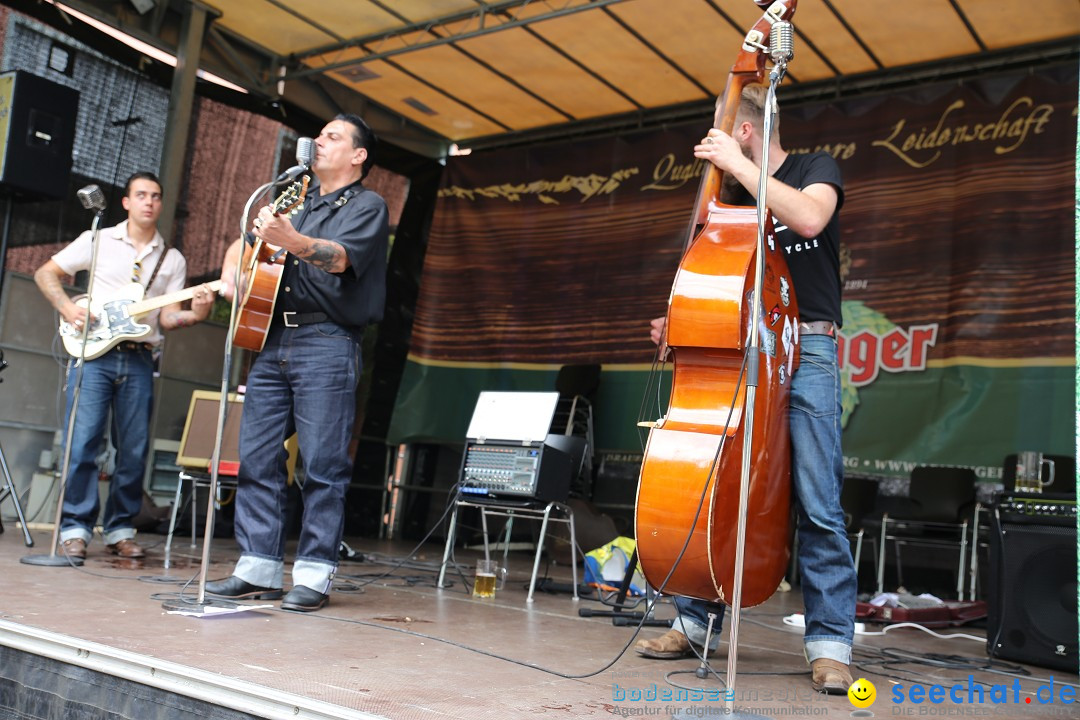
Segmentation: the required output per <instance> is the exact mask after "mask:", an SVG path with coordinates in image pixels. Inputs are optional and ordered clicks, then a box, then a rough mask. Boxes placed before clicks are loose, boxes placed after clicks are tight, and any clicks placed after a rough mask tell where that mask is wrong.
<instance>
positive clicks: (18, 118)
mask: <svg viewBox="0 0 1080 720" xmlns="http://www.w3.org/2000/svg"><path fill="white" fill-rule="evenodd" d="M78 115H79V92H78V90H73V89H71V88H69V87H65V86H64V85H60V84H58V83H54V82H53V81H52V80H46V79H45V78H41V77H38V76H37V75H31V74H30V73H27V72H23V71H21V70H16V71H14V72H8V73H3V74H2V75H0V191H2V192H6V193H10V194H11V195H12V196H13V197H15V198H16V199H21V200H42V199H58V198H62V197H64V195H65V194H67V187H68V176H69V175H70V174H71V149H72V147H73V146H74V144H75V122H76V120H77V119H78Z"/></svg>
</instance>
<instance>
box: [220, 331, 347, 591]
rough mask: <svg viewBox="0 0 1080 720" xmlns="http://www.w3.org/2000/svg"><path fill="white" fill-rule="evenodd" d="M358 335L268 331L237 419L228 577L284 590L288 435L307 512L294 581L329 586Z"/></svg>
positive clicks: (341, 511) (341, 510)
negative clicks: (235, 558) (299, 460)
mask: <svg viewBox="0 0 1080 720" xmlns="http://www.w3.org/2000/svg"><path fill="white" fill-rule="evenodd" d="M358 338H359V333H356V334H354V333H353V332H350V331H349V330H346V329H345V328H342V327H340V326H338V325H336V324H334V323H331V322H324V323H316V324H313V325H302V326H300V327H297V328H284V327H274V328H272V329H271V331H270V334H269V336H268V337H267V340H266V345H265V347H264V348H263V350H262V352H261V353H259V355H258V356H257V358H256V359H255V363H254V365H252V368H251V372H250V373H249V374H248V378H247V396H246V397H245V398H244V415H243V419H242V421H241V424H240V473H239V489H238V491H237V495H236V518H235V521H236V540H237V542H238V543H239V545H240V550H241V556H240V560H239V562H237V564H236V569H235V570H234V571H233V574H234V575H236V576H237V577H239V578H241V579H242V580H245V581H247V582H249V583H252V584H254V585H258V586H260V587H269V588H280V587H282V586H283V584H284V583H283V575H284V557H285V511H286V497H287V487H286V481H287V478H288V473H287V469H286V465H285V461H286V458H287V453H286V451H285V446H284V444H285V440H287V439H288V438H289V437H290V436H291V435H292V434H293V433H294V432H295V433H296V434H297V436H298V439H299V443H300V452H301V455H302V456H303V464H304V471H305V477H304V485H303V490H302V492H303V499H304V513H303V520H302V526H301V529H300V543H299V546H298V547H297V550H296V561H295V562H294V563H293V570H292V578H293V585H304V586H305V587H309V588H311V589H313V590H317V591H318V592H322V593H326V592H329V589H330V584H331V581H332V579H333V575H334V572H335V571H336V570H337V558H338V547H339V545H340V544H341V536H342V533H343V532H344V524H345V491H346V489H347V488H348V486H349V481H350V480H351V479H352V460H351V459H350V457H349V441H350V440H351V439H352V429H353V421H354V420H355V417H356V386H357V383H358V382H359V378H360V345H359V342H358Z"/></svg>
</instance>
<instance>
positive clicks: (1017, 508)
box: [996, 492, 1076, 528]
mask: <svg viewBox="0 0 1080 720" xmlns="http://www.w3.org/2000/svg"><path fill="white" fill-rule="evenodd" d="M996 507H997V511H998V515H999V517H1000V518H1001V522H1002V523H1015V524H1018V525H1050V526H1054V527H1073V528H1074V527H1076V497H1075V496H1073V495H1065V494H1051V493H1022V492H1012V493H1005V494H1003V495H1000V496H999V497H998V498H997V501H996Z"/></svg>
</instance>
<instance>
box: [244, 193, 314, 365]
mask: <svg viewBox="0 0 1080 720" xmlns="http://www.w3.org/2000/svg"><path fill="white" fill-rule="evenodd" d="M309 182H310V179H309V178H308V176H307V175H301V176H300V179H299V180H297V181H296V182H294V183H292V184H291V185H289V187H288V188H286V189H285V192H283V193H281V195H279V196H278V198H277V200H275V201H274V202H273V204H272V205H271V206H270V210H271V212H273V213H274V215H291V214H293V213H294V212H296V211H298V210H299V209H300V207H301V206H302V204H303V202H304V197H305V196H306V195H307V189H308V183H309ZM284 265H285V252H284V251H283V250H282V249H281V248H279V247H277V246H275V245H271V244H270V243H266V242H263V240H262V238H257V239H256V240H255V244H254V245H248V246H247V247H245V249H244V258H243V260H242V261H241V267H242V268H243V276H242V277H241V280H240V284H241V286H242V287H243V288H244V293H243V295H242V296H241V299H240V304H239V306H238V308H239V310H238V312H237V317H236V329H235V330H234V331H233V345H235V346H237V347H242V348H244V349H245V350H254V351H255V352H259V351H261V350H262V349H263V345H265V344H266V335H267V333H268V332H269V331H270V322H271V321H272V320H273V319H274V305H275V304H276V303H277V294H278V288H279V287H280V286H281V273H282V270H283V268H284Z"/></svg>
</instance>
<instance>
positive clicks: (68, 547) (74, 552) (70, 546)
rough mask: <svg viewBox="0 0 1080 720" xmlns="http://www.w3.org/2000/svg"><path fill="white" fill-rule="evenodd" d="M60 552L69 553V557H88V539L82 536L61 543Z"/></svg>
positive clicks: (81, 558) (80, 558)
mask: <svg viewBox="0 0 1080 720" xmlns="http://www.w3.org/2000/svg"><path fill="white" fill-rule="evenodd" d="M58 552H59V553H60V554H61V555H67V556H68V557H69V558H78V559H79V560H85V559H86V541H85V540H83V539H82V538H72V539H70V540H65V541H64V542H62V543H60V547H59V548H58Z"/></svg>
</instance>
